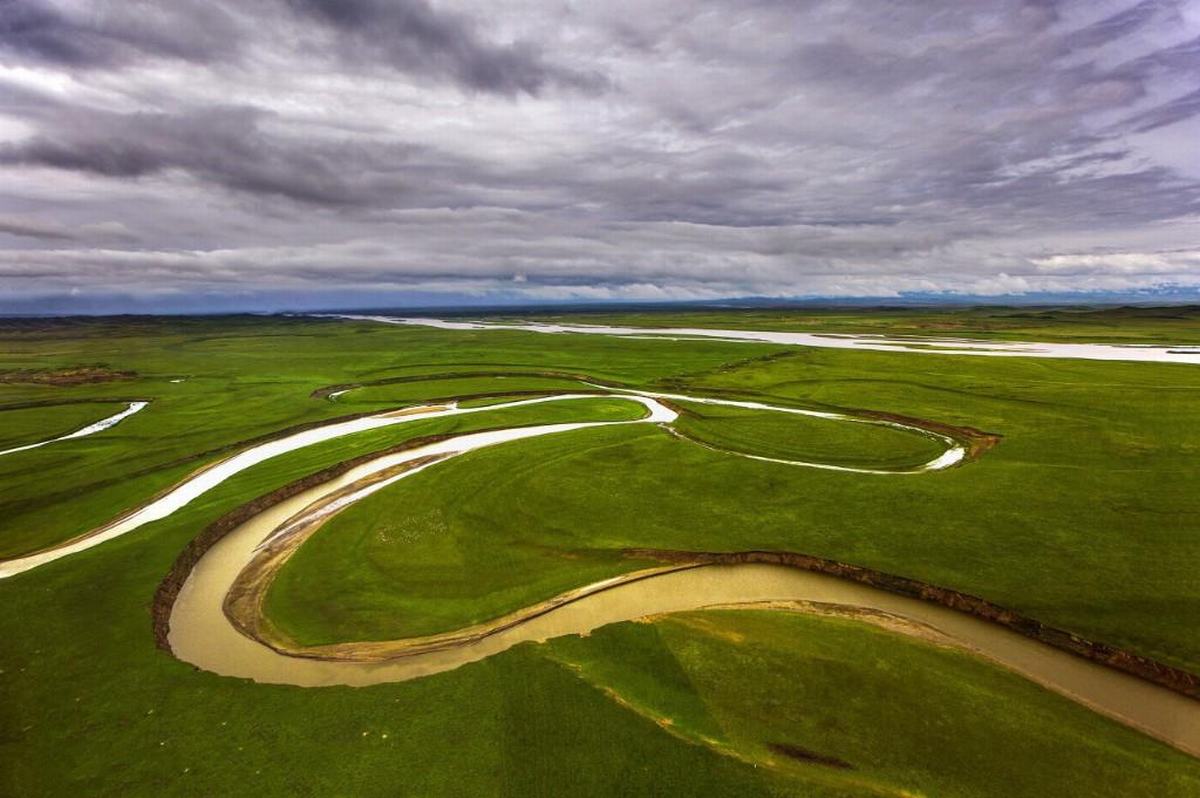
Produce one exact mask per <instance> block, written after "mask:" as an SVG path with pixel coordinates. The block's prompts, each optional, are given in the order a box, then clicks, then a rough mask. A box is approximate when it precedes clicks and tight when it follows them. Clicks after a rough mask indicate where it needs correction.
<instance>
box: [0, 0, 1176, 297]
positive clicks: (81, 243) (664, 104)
mask: <svg viewBox="0 0 1200 798" xmlns="http://www.w3.org/2000/svg"><path fill="white" fill-rule="evenodd" d="M1163 287H1170V288H1172V289H1173V290H1176V291H1178V290H1181V289H1182V290H1185V291H1186V290H1197V289H1200V0H1179V1H1178V2H1171V1H1170V0H1159V1H1150V0H1147V1H1146V2H1110V1H1109V0H1083V1H1082V2H1051V1H1050V0H972V2H963V0H945V1H944V2H943V1H942V0H919V1H914V2H905V3H887V4H885V3H877V2H867V1H866V0H858V1H857V2H847V1H845V0H830V1H829V2H823V1H822V0H813V1H812V2H806V1H805V0H705V1H703V2H702V1H700V0H655V1H654V2H650V1H649V0H638V1H636V2H634V1H633V0H604V2H595V1H594V0H590V1H589V0H568V1H567V2H562V1H561V0H509V1H508V2H502V3H496V2H494V1H493V2H483V0H170V2H164V1H161V0H153V1H150V2H146V1H144V0H112V2H108V1H106V0H0V312H4V311H9V312H12V311H14V310H16V311H27V312H39V311H41V310H56V311H63V310H70V309H79V310H92V311H96V310H100V311H111V312H121V311H127V310H137V311H142V312H147V311H154V310H201V311H202V310H208V309H214V310H231V309H258V310H262V309H266V310H277V309H281V308H289V307H294V308H317V307H339V306H341V307H345V306H370V305H376V306H388V305H402V304H413V303H418V304H455V303H459V302H461V303H473V304H478V303H482V302H490V301H504V302H512V301H525V302H556V303H561V302H572V301H581V302H603V301H670V300H715V299H720V298H725V297H739V296H759V297H807V296H827V297H852V296H873V297H898V296H904V295H910V294H914V293H915V294H934V295H940V294H945V295H954V296H970V295H1003V294H1012V295H1021V294H1031V293H1040V292H1130V291H1153V290H1156V289H1161V288H1163Z"/></svg>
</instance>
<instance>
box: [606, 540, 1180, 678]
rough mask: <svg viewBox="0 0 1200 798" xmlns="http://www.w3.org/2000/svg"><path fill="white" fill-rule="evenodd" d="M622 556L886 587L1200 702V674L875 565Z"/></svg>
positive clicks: (683, 554) (786, 554)
mask: <svg viewBox="0 0 1200 798" xmlns="http://www.w3.org/2000/svg"><path fill="white" fill-rule="evenodd" d="M626 554H627V555H628V556H629V557H633V558H639V559H656V560H659V561H662V562H668V563H679V564H692V565H741V564H748V563H762V564H769V565H786V566H788V567H789V568H797V569H799V570H802V571H809V572H812V573H819V574H825V575H827V576H835V577H837V578H839V579H845V580H847V581H851V582H857V583H859V584H862V585H867V586H869V587H873V588H877V589H879V590H885V591H887V592H888V593H894V594H896V595H898V596H904V597H906V598H914V599H919V600H921V601H924V602H928V603H930V604H937V605H939V606H942V607H946V608H947V609H952V610H955V611H957V612H961V613H964V614H966V615H970V616H972V617H974V618H979V619H981V620H985V621H989V622H991V623H994V624H998V625H1000V626H1003V627H1005V628H1006V629H1009V630H1011V631H1013V632H1017V633H1018V634H1020V635H1022V636H1024V637H1028V638H1030V639H1032V640H1036V641H1038V642H1039V643H1045V644H1046V645H1048V646H1051V647H1053V648H1056V649H1058V650H1060V651H1065V652H1067V653H1069V654H1074V655H1075V656H1077V657H1081V658H1083V659H1086V660H1088V661H1090V662H1095V663H1098V664H1100V665H1104V666H1107V667H1109V668H1112V669H1114V670H1118V671H1121V672H1123V673H1127V674H1129V675H1131V676H1136V677H1138V678H1140V679H1144V680H1145V681H1148V682H1151V683H1153V684H1157V685H1159V686H1160V687H1166V688H1167V689H1169V690H1173V691H1175V692H1177V693H1180V694H1181V695H1185V696H1187V697H1188V698H1193V699H1196V700H1200V674H1195V673H1192V672H1191V671H1186V670H1184V669H1182V668H1177V667H1175V666H1173V665H1168V664H1166V663H1164V662H1159V661H1158V660H1156V659H1152V658H1150V657H1145V656H1142V655H1141V654H1136V653H1134V652H1132V651H1129V650H1128V649H1124V648H1121V647H1119V646H1113V645H1109V644H1108V643H1101V642H1097V641H1095V640H1090V639H1088V638H1086V637H1082V636H1080V635H1077V634H1075V633H1073V632H1069V631H1067V630H1065V629H1059V628H1058V627H1055V626H1049V625H1047V624H1044V623H1042V622H1041V621H1038V620H1036V619H1035V618H1031V617H1029V616H1028V615H1024V614H1022V613H1019V612H1017V611H1016V610H1011V609H1008V608H1006V607H1002V606H1000V605H999V604H995V603H993V602H990V601H988V600H987V599H983V598H980V597H979V596H975V595H972V594H970V593H964V592H962V591H959V590H954V589H952V588H947V587H939V586H938V585H933V584H930V583H928V582H922V581H921V580H919V579H910V578H908V577H904V576H897V575H895V574H889V573H887V572H886V571H879V570H876V569H874V568H867V567H865V566H861V565H853V564H851V563H846V562H841V561H839V560H829V559H825V558H823V557H815V556H813V555H810V554H800V553H799V552H791V551H730V552H706V551H681V550H672V549H651V548H631V549H626Z"/></svg>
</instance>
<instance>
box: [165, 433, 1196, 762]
mask: <svg viewBox="0 0 1200 798" xmlns="http://www.w3.org/2000/svg"><path fill="white" fill-rule="evenodd" d="M452 443H453V442H445V443H442V444H437V445H440V446H449V445H451V444H452ZM464 443H467V444H468V448H470V447H469V442H464V441H463V440H461V439H460V440H459V441H458V444H459V445H462V444H464ZM425 448H430V447H425ZM429 454H430V452H426V451H424V450H423V449H416V450H412V451H409V452H404V453H399V454H396V455H391V456H388V457H385V458H380V459H379V460H376V461H372V462H370V463H367V464H364V465H362V466H360V467H358V468H356V469H354V470H352V471H349V472H347V473H346V474H344V475H343V476H342V477H339V478H338V479H335V480H332V481H331V482H328V483H325V484H323V485H320V486H317V487H315V488H312V489H310V490H308V491H306V492H304V493H301V494H298V495H297V496H295V497H293V498H291V499H289V500H287V501H284V502H282V503H280V504H278V505H276V506H275V507H272V508H271V509H269V510H267V511H265V512H263V513H262V514H260V515H258V516H256V517H254V518H253V519H251V520H250V521H248V522H247V523H245V524H243V525H242V526H240V527H238V528H237V529H236V530H234V531H233V532H232V533H230V535H229V536H227V537H226V538H224V539H223V540H222V541H220V542H219V543H217V544H216V545H215V546H214V547H213V548H212V549H211V550H210V551H209V552H208V553H207V554H206V555H205V556H204V557H203V558H202V559H201V560H200V562H199V563H198V564H197V566H196V567H195V569H194V570H193V571H192V573H191V575H190V576H189V578H188V580H187V582H186V583H185V585H184V587H183V589H182V590H181V592H180V594H179V597H178V599H177V601H176V604H175V606H174V608H173V610H172V614H171V623H170V636H169V642H170V645H171V649H172V650H173V652H174V653H175V655H176V656H177V657H179V658H180V659H182V660H184V661H186V662H189V663H192V664H194V665H196V666H197V667H200V668H203V669H205V670H208V671H212V672H214V673H219V674H223V675H226V676H234V677H240V678H245V679H252V680H254V681H258V682H265V683H275V684H290V685H300V686H305V687H319V686H325V685H353V686H366V685H373V684H381V683H386V682H396V681H404V680H407V679H415V678H420V677H422V676H428V675H430V674H435V673H441V672H443V671H449V670H452V669H454V668H457V667H459V666H461V665H465V664H467V663H470V662H476V661H479V660H482V659H485V658H487V657H489V656H492V655H494V654H497V653H499V652H502V651H505V650H506V649H509V648H511V647H512V646H515V645H517V644H519V643H523V642H528V641H545V640H549V639H552V638H555V637H559V636H563V635H571V634H586V633H587V632H590V631H591V630H593V629H597V628H599V627H601V626H605V625H607V624H610V623H617V622H620V621H629V620H636V619H640V618H644V617H646V616H650V615H661V614H666V613H674V612H682V611H687V610H696V609H702V608H706V607H714V606H728V605H737V604H745V603H751V602H810V603H815V604H817V605H841V606H847V607H856V608H861V609H864V610H869V611H879V612H883V613H887V614H890V615H892V616H896V617H897V618H900V619H904V620H907V621H911V622H913V623H914V624H916V625H918V627H924V628H931V629H933V630H935V631H936V632H937V633H938V634H939V635H940V636H941V639H942V640H943V642H948V643H950V644H952V645H954V646H956V647H958V648H961V649H964V650H967V651H969V652H972V653H974V654H976V655H978V656H980V657H983V658H986V659H988V660H991V661H993V662H995V663H999V664H1000V665H1002V666H1004V667H1006V668H1008V669H1010V670H1012V671H1015V672H1016V673H1018V674H1020V675H1022V676H1024V677H1026V678H1028V679H1030V680H1032V681H1034V682H1037V683H1038V684H1041V685H1043V686H1045V687H1047V688H1049V689H1051V690H1053V691H1055V692H1057V693H1059V694H1061V695H1064V696H1066V697H1068V698H1070V699H1071V700H1073V701H1076V702H1078V703H1080V704H1082V705H1084V706H1087V707H1090V708H1091V709H1093V710H1095V711H1097V712H1099V713H1101V714H1103V715H1106V716H1108V717H1110V718H1113V719H1115V720H1118V721H1120V722H1121V723H1124V724H1126V725H1128V726H1131V727H1133V728H1136V729H1138V730H1140V731H1142V732H1144V733H1146V734H1148V735H1150V736H1152V737H1155V738H1157V739H1159V740H1162V741H1164V742H1166V743H1168V744H1170V745H1173V746H1175V747H1176V748H1178V749H1180V750H1183V751H1185V752H1188V753H1190V754H1192V755H1195V756H1200V702H1197V701H1195V700H1193V699H1189V698H1187V697H1185V696H1183V695H1180V694H1178V693H1175V692H1172V691H1170V690H1168V689H1166V688H1163V687H1159V686H1157V685H1154V684H1151V683H1149V682H1146V681H1143V680H1141V679H1139V678H1137V677H1134V676H1130V675H1127V674H1124V673H1122V672H1119V671H1116V670H1113V669H1110V668H1107V667H1105V666H1103V665H1099V664H1096V663H1093V662H1089V661H1087V660H1084V659H1081V658H1079V657H1075V656H1073V655H1071V654H1068V653H1066V652H1063V651H1060V650H1058V649H1055V648H1052V647H1050V646H1048V645H1045V644H1043V643H1040V642H1037V641H1035V640H1032V639H1029V638H1026V637H1024V636H1022V635H1019V634H1017V633H1015V632H1011V631H1009V630H1007V629H1004V628H1002V627H999V626H997V625H995V624H992V623H989V622H987V621H983V620H980V619H978V618H974V617H972V616H969V615H966V614H963V613H960V612H956V611H954V610H950V609H947V608H944V607H940V606H936V605H932V604H928V603H925V602H922V601H919V600H916V599H911V598H906V597H903V596H897V595H894V594H892V593H888V592H886V591H883V590H879V589H876V588H871V587H868V586H865V585H861V584H858V583H854V582H848V581H844V580H841V579H838V578H836V577H832V576H827V575H823V574H816V573H811V572H807V571H801V570H797V569H794V568H789V567H787V566H781V565H769V564H743V565H704V566H691V567H683V568H679V567H675V568H664V569H661V570H660V571H658V572H656V573H655V574H652V575H649V576H645V575H644V574H643V578H639V579H636V580H634V581H624V580H623V579H622V578H616V579H611V580H607V581H605V582H601V583H597V584H595V585H592V586H589V588H587V589H585V590H583V591H582V592H583V593H584V595H582V597H580V598H577V599H575V600H573V601H570V602H569V603H566V604H563V605H561V606H558V607H555V608H553V609H551V610H549V611H544V612H543V611H540V610H539V613H540V614H536V615H533V617H529V618H528V619H525V620H523V621H521V622H520V623H517V624H515V625H507V626H505V627H504V628H499V629H497V630H496V631H495V632H494V633H492V634H488V635H486V636H484V637H482V638H479V639H473V640H470V641H467V642H464V643H462V644H461V645H454V646H452V647H448V648H442V649H439V650H432V651H426V652H422V653H416V654H408V655H405V656H401V657H396V658H394V659H389V660H385V661H356V660H354V659H345V660H338V661H330V660H324V659H313V658H310V657H304V656H293V655H289V654H285V653H281V652H279V651H276V650H274V649H272V648H270V647H268V646H266V645H264V644H262V643H260V642H258V641H255V640H252V639H250V638H249V637H247V636H244V635H243V634H241V633H240V632H239V631H238V630H237V629H236V628H235V627H234V626H233V625H232V623H231V622H230V620H229V619H228V618H227V617H226V615H225V613H224V611H223V601H224V598H225V596H226V594H227V593H228V592H229V590H230V587H231V586H232V585H233V583H234V581H235V580H236V578H237V576H238V574H239V573H240V572H241V571H242V569H243V568H244V567H245V566H246V565H247V564H248V563H249V562H250V561H251V559H252V558H253V556H254V553H255V550H256V548H257V547H258V546H259V545H260V544H261V543H262V542H263V541H265V540H267V539H269V538H270V537H271V536H272V534H273V533H275V531H276V530H277V529H278V528H279V527H280V526H282V525H283V524H284V523H285V522H286V521H288V520H289V519H291V518H293V517H294V516H296V515H297V514H301V513H303V511H304V510H305V508H308V507H310V506H314V505H315V506H320V505H321V504H322V503H323V502H322V500H323V499H325V498H326V497H328V496H329V495H330V494H332V493H334V492H336V491H338V490H341V489H343V488H346V487H348V486H351V485H353V484H354V483H356V482H359V481H361V480H364V479H366V478H368V477H370V475H371V474H374V473H377V472H379V471H381V470H382V469H385V468H394V467H396V466H398V465H400V464H402V463H403V462H405V461H406V460H408V459H415V458H418V457H423V456H428V455H429ZM420 470H423V467H422V468H416V469H413V470H412V471H409V472H407V474H412V473H417V472H419V471H420ZM894 628H896V629H900V630H903V629H904V626H903V625H899V626H896V627H894Z"/></svg>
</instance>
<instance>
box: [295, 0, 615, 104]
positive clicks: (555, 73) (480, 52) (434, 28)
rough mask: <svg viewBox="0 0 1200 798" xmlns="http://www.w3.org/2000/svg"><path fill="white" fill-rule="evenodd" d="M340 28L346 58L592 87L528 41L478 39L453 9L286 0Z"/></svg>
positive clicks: (419, 0)
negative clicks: (502, 42) (547, 58)
mask: <svg viewBox="0 0 1200 798" xmlns="http://www.w3.org/2000/svg"><path fill="white" fill-rule="evenodd" d="M287 2H288V4H289V5H291V6H292V7H293V8H295V9H296V10H297V11H300V12H301V13H303V14H307V15H309V16H311V17H312V18H313V19H316V20H319V21H321V22H323V23H326V24H328V25H330V26H332V27H333V28H335V29H336V30H338V31H339V32H341V34H342V39H341V41H340V42H339V47H340V49H341V51H342V53H343V55H344V57H346V58H348V59H354V60H365V61H377V60H382V61H384V62H386V63H388V64H391V65H392V66H395V67H396V68H398V69H401V70H404V71H405V72H412V73H417V74H427V75H435V76H438V75H445V76H449V77H452V78H454V79H455V80H457V81H458V82H459V83H461V84H462V85H464V86H467V87H469V88H472V89H478V90H481V91H494V92H500V93H504V94H516V93H518V92H526V93H529V94H536V93H538V92H539V91H541V90H542V89H543V87H545V86H546V85H547V84H556V85H560V86H566V87H569V88H575V89H583V90H587V91H598V90H600V89H602V88H603V87H604V86H605V80H604V77H603V76H602V75H601V74H600V73H599V72H596V71H574V70H570V69H564V68H562V67H557V66H554V65H551V64H548V63H547V62H546V61H545V60H544V59H543V57H542V55H541V53H540V52H539V51H538V49H537V48H536V47H534V46H532V45H531V44H528V43H517V44H511V45H506V46H500V45H495V44H491V43H489V42H487V41H486V40H484V39H483V38H482V37H481V36H480V34H479V30H478V26H477V25H476V24H475V23H474V22H473V21H472V20H470V19H469V18H467V17H465V16H461V15H458V14H452V13H447V12H445V11H441V10H436V11H435V10H434V8H433V7H432V6H431V5H429V3H427V2H424V0H287Z"/></svg>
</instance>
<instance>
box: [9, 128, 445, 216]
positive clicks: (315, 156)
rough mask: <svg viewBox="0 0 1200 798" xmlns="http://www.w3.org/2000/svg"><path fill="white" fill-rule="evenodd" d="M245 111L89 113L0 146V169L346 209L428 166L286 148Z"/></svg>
mask: <svg viewBox="0 0 1200 798" xmlns="http://www.w3.org/2000/svg"><path fill="white" fill-rule="evenodd" d="M262 116H263V114H262V113H261V112H259V111H256V110H254V109H250V108H209V109H203V110H198V111H194V112H191V113H187V114H181V115H170V114H163V113H134V114H111V113H106V112H90V113H87V114H83V115H75V114H67V115H64V116H63V117H61V118H60V119H59V120H58V122H59V123H60V127H59V130H57V131H54V132H47V133H43V134H39V135H36V136H33V137H32V138H30V139H28V140H26V141H23V142H20V143H17V144H6V145H0V164H19V165H36V166H45V167H51V168H54V169H61V170H68V171H79V172H87V173H91V174H95V175H101V176H104V177H116V178H121V177H144V176H147V175H156V174H161V173H164V172H168V171H171V170H179V171H181V172H184V173H187V174H188V175H190V176H192V177H194V178H197V179H199V180H203V181H209V182H212V183H214V184H217V185H220V186H223V187H225V188H228V189H233V190H237V191H244V192H249V193H253V194H266V195H278V196H281V197H287V198H289V199H293V200H297V201H300V202H310V203H316V204H322V205H335V206H336V205H349V204H361V203H366V202H369V201H370V200H371V199H373V198H375V199H377V198H379V196H380V195H381V194H384V193H386V194H388V195H395V194H396V193H399V192H402V191H403V190H404V188H405V182H406V181H405V180H403V179H402V178H401V177H400V174H401V172H402V171H403V167H404V166H405V165H408V164H410V163H416V164H417V165H418V166H425V165H427V164H428V163H430V162H431V161H433V160H434V156H433V155H432V154H431V153H424V152H422V151H421V149H420V148H417V147H405V146H403V145H395V144H388V145H384V146H382V147H378V148H364V147H343V146H338V145H336V144H328V143H315V144H314V143H311V142H307V141H287V140H284V139H282V138H281V137H279V136H277V135H271V134H268V133H265V132H263V131H262V130H261V129H260V127H259V120H260V118H261V117H262Z"/></svg>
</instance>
